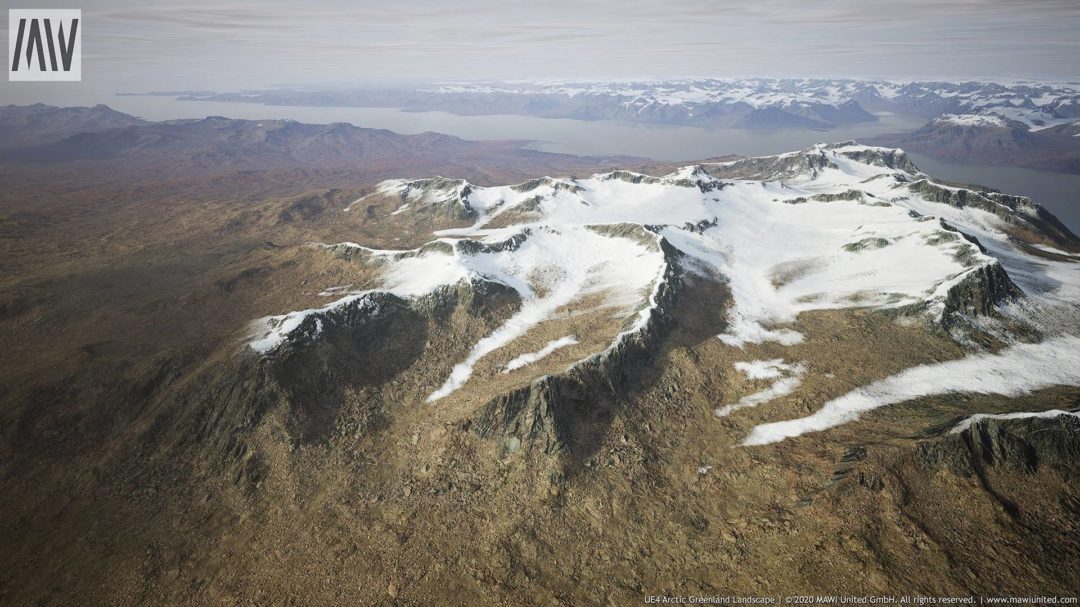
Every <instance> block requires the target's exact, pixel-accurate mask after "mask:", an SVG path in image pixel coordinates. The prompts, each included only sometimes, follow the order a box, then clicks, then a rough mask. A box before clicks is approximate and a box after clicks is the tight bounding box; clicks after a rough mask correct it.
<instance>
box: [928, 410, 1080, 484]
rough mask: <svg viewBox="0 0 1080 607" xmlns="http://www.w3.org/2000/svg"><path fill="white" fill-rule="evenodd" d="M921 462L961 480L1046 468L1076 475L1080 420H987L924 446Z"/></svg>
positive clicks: (1071, 417)
mask: <svg viewBox="0 0 1080 607" xmlns="http://www.w3.org/2000/svg"><path fill="white" fill-rule="evenodd" d="M918 456H919V458H920V460H921V461H922V462H923V463H924V464H925V465H927V466H929V467H931V468H939V467H945V468H946V469H948V470H950V471H952V472H953V473H955V474H959V475H962V476H971V475H985V474H986V473H987V472H990V471H995V470H998V471H1007V472H1013V473H1018V474H1034V473H1036V472H1038V471H1039V470H1040V469H1041V468H1048V469H1051V470H1054V471H1056V472H1058V473H1062V474H1066V475H1075V474H1076V472H1077V462H1078V461H1080V418H1078V417H1077V416H1076V415H1069V414H1062V415H1056V416H1053V417H1024V418H1018V419H1008V418H994V417H988V418H985V419H981V420H978V421H975V422H974V423H972V424H971V426H970V427H969V428H967V429H965V430H963V431H961V432H958V433H955V434H947V435H945V436H944V437H943V438H941V439H940V440H935V441H928V442H925V443H923V444H922V445H921V446H920V447H919V450H918Z"/></svg>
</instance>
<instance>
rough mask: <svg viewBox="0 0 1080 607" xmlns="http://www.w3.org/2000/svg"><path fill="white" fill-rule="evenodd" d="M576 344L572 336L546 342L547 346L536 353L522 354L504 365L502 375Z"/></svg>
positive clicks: (575, 339)
mask: <svg viewBox="0 0 1080 607" xmlns="http://www.w3.org/2000/svg"><path fill="white" fill-rule="evenodd" d="M576 343H578V340H577V338H576V337H574V336H573V335H567V336H566V337H560V338H559V339H553V340H551V341H549V342H547V344H545V345H544V347H543V348H540V349H539V350H537V351H536V352H529V353H527V354H522V355H521V356H518V357H517V358H515V359H513V360H511V361H510V362H508V363H506V367H505V368H504V369H503V373H509V372H510V371H513V370H514V369H520V368H521V367H524V366H525V365H531V364H533V363H534V362H536V361H538V360H540V359H542V358H545V357H546V356H548V355H549V354H551V353H552V352H554V351H555V350H558V349H559V348H564V347H566V346H572V345H574V344H576Z"/></svg>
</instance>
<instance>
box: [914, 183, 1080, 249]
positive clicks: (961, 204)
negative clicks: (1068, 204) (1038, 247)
mask: <svg viewBox="0 0 1080 607" xmlns="http://www.w3.org/2000/svg"><path fill="white" fill-rule="evenodd" d="M898 187H906V188H907V189H908V190H909V191H910V192H912V193H913V194H918V195H919V196H921V197H923V198H925V199H926V200H929V201H931V202H939V203H942V204H947V205H949V206H953V207H956V208H958V209H962V208H965V207H971V208H976V209H980V210H982V211H986V212H988V213H992V214H994V216H995V217H997V218H998V219H1000V220H1002V221H1003V222H1005V223H1007V224H1010V225H1012V226H1015V228H1016V229H1019V230H1022V231H1023V232H1024V233H1025V235H1027V236H1029V237H1031V238H1032V239H1034V240H1036V241H1043V240H1046V241H1048V242H1051V243H1054V244H1056V245H1058V246H1061V247H1064V248H1066V249H1080V239H1078V238H1077V237H1076V235H1075V234H1073V233H1072V232H1071V231H1070V230H1069V228H1067V227H1065V224H1063V223H1061V221H1060V220H1059V219H1058V218H1057V217H1054V215H1053V214H1052V213H1050V212H1049V211H1047V210H1046V209H1045V208H1043V207H1042V205H1039V204H1037V203H1035V202H1032V200H1031V199H1030V198H1027V197H1025V196H1010V195H1007V194H1001V193H999V192H990V191H986V192H976V191H974V190H969V189H964V188H953V187H948V186H944V185H940V184H937V183H934V182H933V181H931V180H929V179H920V180H918V181H915V182H913V183H911V184H907V185H906V186H898Z"/></svg>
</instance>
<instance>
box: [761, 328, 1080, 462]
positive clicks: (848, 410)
mask: <svg viewBox="0 0 1080 607" xmlns="http://www.w3.org/2000/svg"><path fill="white" fill-rule="evenodd" d="M1058 385H1065V386H1080V338H1078V337H1074V336H1072V335H1066V336H1060V337H1054V338H1051V339H1048V340H1046V341H1044V342H1042V343H1037V344H1019V345H1015V346H1012V347H1010V348H1006V349H1005V350H1002V351H1001V352H999V353H998V354H981V355H976V356H971V357H968V358H963V359H960V360H954V361H949V362H944V363H938V364H933V365H919V366H916V367H912V368H910V369H907V370H905V371H902V372H900V373H898V374H896V375H893V376H891V377H888V378H886V379H883V380H881V381H877V382H874V383H871V384H868V385H865V386H862V387H859V388H856V389H854V390H852V391H851V392H848V393H847V394H845V395H843V396H841V397H839V398H835V399H833V400H831V401H829V402H827V403H825V405H824V406H822V408H821V409H820V410H818V411H817V412H816V413H814V414H812V415H808V416H806V417H801V418H798V419H793V420H788V421H782V422H774V423H770V424H761V425H759V426H757V427H755V428H754V429H753V430H752V431H751V432H750V435H749V436H748V437H747V438H746V440H745V441H743V444H744V445H765V444H768V443H775V442H777V441H781V440H784V439H786V438H790V437H793V436H800V435H802V434H806V433H808V432H820V431H822V430H827V429H829V428H833V427H835V426H839V425H841V424H845V423H848V422H851V421H854V420H856V419H858V418H859V416H860V415H861V414H863V413H865V412H867V411H872V410H874V409H877V408H879V407H884V406H886V405H891V404H896V403H900V402H904V401H908V400H912V399H916V398H922V397H926V396H934V395H938V394H950V393H973V394H1001V395H1003V396H1008V397H1017V396H1021V395H1024V394H1028V393H1030V392H1032V391H1033V390H1038V389H1040V388H1047V387H1050V386H1058Z"/></svg>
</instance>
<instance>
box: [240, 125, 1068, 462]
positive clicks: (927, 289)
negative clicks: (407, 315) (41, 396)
mask: <svg viewBox="0 0 1080 607" xmlns="http://www.w3.org/2000/svg"><path fill="white" fill-rule="evenodd" d="M369 197H370V198H379V199H383V200H393V201H396V202H395V205H396V208H395V209H394V210H393V211H392V214H393V215H399V216H400V215H409V214H416V215H420V214H428V215H432V214H434V215H437V216H440V217H453V218H457V219H460V220H464V221H467V222H471V225H470V226H469V227H466V228H454V229H445V230H440V231H437V232H436V233H434V234H432V240H431V241H430V242H429V243H427V244H425V245H423V246H421V247H418V248H416V249H412V250H403V251H390V250H375V249H369V248H366V247H364V246H362V245H361V244H355V243H342V244H338V245H319V246H320V247H324V248H326V249H327V250H331V251H335V252H341V253H347V254H349V255H350V256H352V258H356V259H358V260H360V262H361V263H365V264H368V266H369V267H372V268H375V270H376V271H377V275H378V281H377V284H378V286H377V288H375V289H365V290H362V291H357V292H351V293H348V294H347V295H346V296H345V297H342V298H339V299H337V300H336V301H333V302H331V303H328V304H327V305H326V306H324V307H321V308H317V309H310V310H302V311H296V312H291V313H288V314H284V315H280V316H273V317H268V318H264V319H261V320H259V321H257V322H256V325H255V330H254V335H253V338H252V340H251V342H250V347H251V348H252V349H253V350H255V351H257V352H258V353H260V354H261V355H264V356H273V355H274V354H275V352H276V351H277V350H278V349H279V348H282V347H289V346H290V345H293V344H302V343H307V342H310V341H311V340H318V339H319V337H320V334H321V332H322V331H323V327H324V323H327V322H332V319H333V317H334V313H335V311H337V310H343V309H346V308H348V309H350V310H352V311H354V312H355V313H356V314H359V315H361V316H363V315H368V316H373V317H374V316H378V315H379V314H380V303H379V301H380V300H379V294H380V293H389V294H392V295H394V296H396V297H400V298H402V299H404V300H411V299H415V298H420V297H424V296H426V295H428V294H432V293H435V292H437V291H438V290H439V289H444V288H447V287H452V286H453V285H456V284H459V283H463V282H469V281H479V282H482V283H488V284H495V285H500V286H501V287H503V288H508V289H510V290H512V291H513V292H514V293H515V294H516V296H517V297H518V298H519V299H520V305H519V306H518V308H517V309H516V311H515V312H514V313H513V314H512V315H511V316H510V317H509V318H508V319H506V320H505V321H504V322H502V323H501V325H499V326H498V327H497V328H495V329H494V330H493V331H491V332H490V333H488V334H487V335H485V336H483V337H482V338H481V339H479V340H478V341H476V342H475V343H474V344H473V345H472V347H471V349H470V350H469V352H468V354H467V355H465V356H464V357H463V358H462V359H460V360H459V361H458V362H457V363H456V365H455V366H454V367H453V369H452V371H451V372H450V373H449V374H448V375H447V376H446V377H445V379H444V381H443V383H442V384H441V385H440V386H439V387H437V388H436V389H434V390H432V391H431V392H430V393H429V394H428V396H427V401H428V402H430V403H433V406H439V401H440V400H441V399H444V398H447V397H450V396H452V395H454V394H455V393H456V392H457V391H458V390H461V389H462V388H463V387H465V386H468V385H469V384H470V382H475V381H483V380H476V379H474V378H473V375H474V369H475V368H476V366H477V365H478V364H479V363H480V362H481V361H484V362H486V363H488V364H495V365H496V367H497V368H499V369H502V375H506V374H510V375H509V377H512V378H517V379H516V380H515V381H517V382H518V383H522V382H525V383H527V382H529V381H532V380H533V379H536V376H537V375H538V374H537V373H536V372H532V371H531V369H533V368H535V366H537V365H538V364H539V361H546V362H550V361H552V360H557V361H559V362H561V363H562V364H565V366H566V367H567V368H568V369H572V368H573V367H574V366H576V365H580V364H582V363H583V362H586V361H589V360H594V359H595V358H596V357H598V356H602V355H604V353H605V352H607V351H610V350H612V349H614V348H618V347H619V346H620V344H621V343H622V342H623V341H625V340H627V339H631V338H632V336H634V335H636V334H638V333H639V332H642V331H645V330H651V329H650V327H651V325H650V323H651V322H653V321H654V320H656V319H657V318H658V317H660V316H663V315H667V314H669V313H670V310H668V309H666V308H665V306H666V303H665V302H666V298H665V297H666V294H667V293H669V292H670V291H671V290H673V289H677V287H678V285H677V284H676V283H677V282H678V281H679V280H682V278H679V277H686V279H688V280H719V281H721V282H722V283H723V284H724V285H725V286H726V289H727V290H729V291H730V295H731V304H732V305H731V307H730V309H729V311H728V322H727V327H726V330H724V331H723V332H722V333H720V334H718V335H717V336H716V337H717V339H719V340H721V341H722V342H723V343H724V344H726V345H727V347H730V348H733V349H740V348H744V347H745V346H746V345H747V344H752V343H762V342H777V343H779V344H783V345H795V344H799V343H800V342H802V340H803V335H802V334H800V333H799V332H798V331H796V330H795V329H793V328H792V323H793V322H794V321H795V319H796V317H797V316H798V315H799V314H800V313H802V312H807V311H812V310H830V309H843V308H856V307H858V308H870V309H878V310H888V311H890V313H892V314H894V315H895V317H896V318H898V319H902V320H903V321H904V322H924V323H929V324H931V325H933V326H936V327H939V328H940V329H941V330H943V331H946V332H948V334H949V335H951V336H952V338H953V339H955V340H957V341H959V342H960V343H962V344H964V345H965V346H966V347H968V348H969V349H970V350H971V351H972V352H973V355H972V357H971V358H969V359H965V360H961V361H955V362H952V363H941V364H940V365H937V366H934V365H930V366H927V367H924V368H918V369H911V370H909V371H906V372H905V374H902V375H901V376H898V377H897V378H896V379H895V380H894V379H889V380H886V381H884V382H878V383H877V384H873V385H869V386H865V387H863V388H859V389H858V390H856V391H854V392H852V393H851V394H849V395H846V396H843V397H841V398H839V399H835V400H833V401H830V402H829V403H827V404H826V405H825V406H824V408H823V409H822V410H821V411H820V412H819V413H817V414H814V415H812V416H810V417H808V418H805V419H796V420H791V421H788V422H782V423H778V424H777V423H774V424H766V425H763V426H759V427H758V428H756V429H755V430H754V431H753V433H752V434H751V435H750V436H749V437H748V439H747V442H748V443H749V444H760V443H766V442H771V441H775V440H781V439H783V438H785V437H789V436H794V435H798V434H801V433H803V432H807V431H813V430H821V429H824V428H828V427H831V426H834V425H836V424H840V423H844V422H846V421H850V420H852V419H854V418H855V417H857V416H858V414H859V413H860V412H863V411H866V410H869V409H872V408H875V407H878V406H882V405H886V404H890V403H893V402H899V401H900V400H904V399H906V398H911V397H913V396H916V395H927V394H935V393H941V392H950V391H972V392H985V393H998V394H1006V395H1016V394H1021V393H1024V392H1026V391H1029V390H1033V389H1036V388H1039V387H1045V386H1048V385H1056V384H1068V385H1080V304H1078V302H1080V265H1078V263H1077V262H1078V261H1080V257H1078V256H1077V254H1076V250H1075V249H1076V247H1075V245H1076V242H1075V237H1074V236H1072V235H1071V234H1069V232H1068V231H1067V230H1066V229H1065V228H1064V227H1063V226H1061V224H1060V223H1058V222H1057V221H1056V219H1054V218H1053V217H1052V216H1051V215H1049V214H1048V213H1046V212H1045V211H1044V210H1042V209H1041V207H1039V206H1038V205H1035V204H1033V203H1032V202H1031V201H1030V200H1028V199H1025V198H1019V197H1011V196H1004V195H1000V194H995V193H978V192H975V191H971V190H964V189H959V188H955V187H951V186H945V185H941V184H937V183H934V182H932V181H931V180H930V179H929V178H928V177H927V176H926V175H924V174H922V173H920V172H919V171H918V170H917V169H916V168H915V167H914V166H913V165H912V164H911V163H910V161H908V159H907V157H906V156H905V155H904V154H903V152H901V151H898V150H890V149H885V148H874V147H867V146H862V145H856V144H853V143H847V144H838V145H818V146H815V147H812V148H810V149H808V150H805V151H802V152H796V153H791V154H785V155H781V156H776V157H766V158H750V159H745V160H739V161H734V162H727V163H721V164H705V165H697V166H687V167H684V168H682V169H680V170H678V171H676V172H673V173H671V174H669V175H666V176H664V177H659V178H658V177H651V176H647V175H641V174H636V173H631V172H626V171H615V172H611V173H605V174H598V175H593V176H592V177H588V178H583V179H572V178H542V179H535V180H532V181H530V182H527V183H524V184H519V185H512V186H499V187H479V186H475V185H472V184H469V183H466V182H464V181H460V180H452V179H444V178H433V179H424V180H415V181H404V180H394V181H387V182H384V183H383V184H381V185H380V186H379V187H378V188H377V189H376V190H375V191H374V192H373V193H372V194H370V195H369ZM358 202H360V201H358ZM354 206H355V205H354ZM1062 248H1066V249H1068V251H1066V250H1062ZM1069 251H1072V252H1069ZM333 286H334V285H323V287H324V288H329V287H333ZM327 292H328V293H337V294H340V291H339V290H329V291H327ZM589 314H591V315H595V318H598V319H599V318H611V319H616V320H617V321H618V323H617V324H618V328H617V329H615V330H612V331H611V332H610V333H609V334H605V333H603V330H602V329H600V328H596V330H595V331H593V333H594V334H589V335H586V334H576V335H575V334H561V335H560V334H557V332H556V334H551V330H552V327H559V326H561V325H559V324H558V323H557V322H556V320H560V322H561V319H565V318H570V317H573V316H581V315H589ZM974 333H980V334H987V335H992V336H993V337H994V339H997V340H1000V342H1001V343H1003V344H1006V346H1007V347H1005V348H1004V349H1003V350H1001V351H998V352H996V353H987V352H982V351H980V347H979V346H977V345H976V342H975V341H974V340H972V339H970V336H971V335H972V334H974ZM541 335H543V337H542V338H541ZM732 371H733V372H739V373H743V374H745V375H746V376H747V377H748V378H751V379H770V380H775V383H774V384H773V385H772V387H771V388H769V389H767V390H765V391H764V392H763V393H757V394H748V395H744V396H743V397H742V398H740V399H738V400H737V401H736V402H733V403H728V404H727V405H725V406H722V407H718V410H717V415H718V416H730V415H738V414H739V413H738V411H739V410H741V409H744V408H747V407H753V406H761V405H764V404H766V403H767V402H768V401H769V400H770V399H772V398H775V397H776V396H780V395H783V394H785V393H789V392H790V391H791V390H792V389H794V388H795V387H796V386H798V385H799V382H800V381H801V380H802V378H804V377H805V374H806V372H807V371H806V365H805V364H804V362H803V361H787V362H785V361H784V360H783V359H780V360H772V361H754V360H748V361H744V362H742V363H739V364H737V365H736V369H733V370H732ZM514 373H516V374H518V375H513V374H514ZM530 373H532V374H531V375H530ZM909 376H910V377H909ZM499 381H502V380H501V379H500V380H499ZM916 384H917V385H916ZM913 386H915V387H913Z"/></svg>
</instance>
